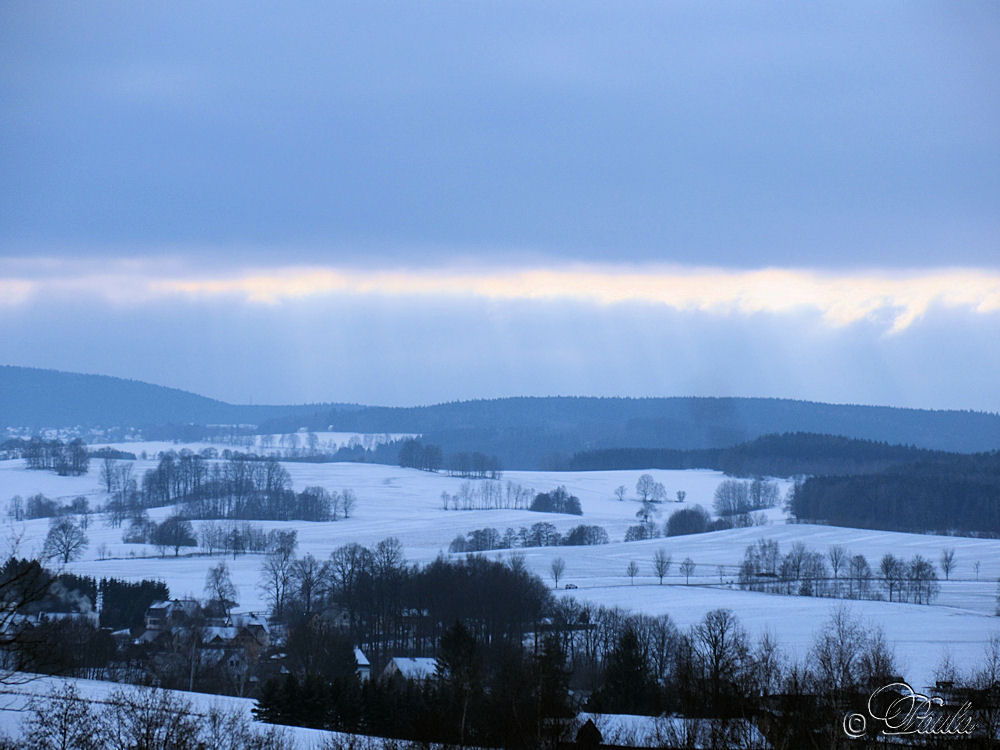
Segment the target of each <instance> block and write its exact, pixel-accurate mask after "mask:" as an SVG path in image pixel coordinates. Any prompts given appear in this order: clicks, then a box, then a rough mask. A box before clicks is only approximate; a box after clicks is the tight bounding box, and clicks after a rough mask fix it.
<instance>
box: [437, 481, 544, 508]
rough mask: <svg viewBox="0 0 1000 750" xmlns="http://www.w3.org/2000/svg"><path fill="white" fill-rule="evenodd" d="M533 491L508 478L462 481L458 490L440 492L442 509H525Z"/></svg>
mask: <svg viewBox="0 0 1000 750" xmlns="http://www.w3.org/2000/svg"><path fill="white" fill-rule="evenodd" d="M534 497H535V491H534V490H533V489H531V488H528V487H524V486H522V485H520V484H518V483H517V482H512V481H510V480H509V479H508V480H507V481H506V482H501V481H500V480H489V479H487V480H484V481H481V482H462V483H461V484H460V485H459V486H458V492H456V493H450V492H447V491H445V492H442V493H441V507H442V508H444V510H449V509H450V510H527V509H528V507H529V506H530V504H531V503H532V501H533V500H534Z"/></svg>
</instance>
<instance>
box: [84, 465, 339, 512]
mask: <svg viewBox="0 0 1000 750" xmlns="http://www.w3.org/2000/svg"><path fill="white" fill-rule="evenodd" d="M101 476H102V482H103V483H104V484H105V488H106V489H107V491H108V492H109V493H110V494H111V499H110V500H109V501H108V504H107V510H108V512H109V513H110V514H111V517H112V519H113V522H114V523H115V524H116V525H120V524H121V523H122V521H124V520H125V519H126V518H128V517H131V516H135V515H136V514H137V513H138V512H139V511H140V510H141V509H143V508H154V507H162V506H165V505H174V504H178V505H179V506H180V508H181V515H183V516H184V517H186V518H191V519H255V520H273V521H289V520H300V521H336V520H338V519H339V518H347V517H349V516H350V514H351V512H352V510H353V509H354V507H355V505H356V503H357V496H356V495H355V493H354V491H353V490H350V489H345V490H343V491H341V492H330V491H329V490H327V489H325V488H323V487H307V488H305V489H304V490H302V492H294V491H293V490H292V480H291V477H290V476H289V474H288V471H287V469H285V467H283V466H282V465H281V464H280V463H279V462H278V461H277V459H274V458H268V459H263V460H258V459H254V458H247V457H246V456H243V455H236V456H233V457H231V458H229V459H227V460H222V461H211V462H210V461H208V460H206V459H204V458H203V457H202V456H200V455H198V454H195V453H191V452H188V451H185V452H182V453H181V454H180V455H177V454H174V453H173V452H170V453H165V454H163V455H162V456H161V458H160V461H159V463H158V465H157V466H156V468H155V469H149V470H147V471H146V472H145V474H143V477H142V484H141V487H140V486H139V484H138V483H137V482H136V481H135V479H134V478H133V477H132V465H131V464H130V463H128V462H123V461H115V460H113V459H106V460H105V461H104V463H103V465H102V469H101Z"/></svg>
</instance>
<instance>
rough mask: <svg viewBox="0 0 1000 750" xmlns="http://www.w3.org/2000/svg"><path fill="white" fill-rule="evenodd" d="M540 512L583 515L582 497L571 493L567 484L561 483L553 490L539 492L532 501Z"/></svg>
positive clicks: (531, 508) (532, 507)
mask: <svg viewBox="0 0 1000 750" xmlns="http://www.w3.org/2000/svg"><path fill="white" fill-rule="evenodd" d="M528 510H534V511H537V512H539V513H568V514H570V515H573V516H582V515H583V509H582V508H581V507H580V498H578V497H577V496H576V495H571V494H569V490H567V489H566V487H565V486H562V485H560V486H559V487H556V488H555V489H554V490H552V491H551V492H539V493H538V494H537V495H535V499H534V500H532V501H531V507H530V508H528Z"/></svg>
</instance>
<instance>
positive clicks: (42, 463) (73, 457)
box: [22, 437, 90, 477]
mask: <svg viewBox="0 0 1000 750" xmlns="http://www.w3.org/2000/svg"><path fill="white" fill-rule="evenodd" d="M22 450H23V455H24V465H25V466H26V467H27V468H29V469H33V470H39V471H54V472H55V473H56V474H58V475H59V476H61V477H67V476H80V475H82V474H86V473H87V469H88V468H89V467H90V454H89V453H88V452H87V445H86V443H84V442H83V440H82V439H81V438H74V439H73V440H70V441H69V442H68V443H63V442H62V441H61V440H43V439H42V438H40V437H33V438H31V440H28V441H27V442H26V443H25V444H24V445H23V447H22Z"/></svg>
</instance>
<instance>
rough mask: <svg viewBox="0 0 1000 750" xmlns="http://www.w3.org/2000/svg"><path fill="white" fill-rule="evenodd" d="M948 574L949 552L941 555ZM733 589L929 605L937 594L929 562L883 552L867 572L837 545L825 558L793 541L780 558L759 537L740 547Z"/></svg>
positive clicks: (861, 560) (864, 563) (862, 561)
mask: <svg viewBox="0 0 1000 750" xmlns="http://www.w3.org/2000/svg"><path fill="white" fill-rule="evenodd" d="M943 559H944V560H946V561H947V562H946V563H944V564H946V565H947V567H948V570H949V572H950V570H951V565H952V564H953V562H954V554H953V553H951V554H949V553H948V552H947V551H946V553H945V555H944V556H943ZM739 585H740V587H741V588H743V589H747V590H750V591H766V592H768V593H772V594H793V595H795V594H797V595H799V596H830V597H840V598H845V599H881V598H882V594H883V593H884V594H885V596H886V598H887V599H888V600H889V601H900V602H913V603H914V604H930V603H931V602H932V601H933V600H934V599H935V598H936V597H937V595H938V593H939V591H940V584H939V583H938V577H937V571H936V570H935V567H934V564H933V563H932V562H930V561H929V560H927V559H926V558H924V557H922V556H921V555H914V556H913V558H912V559H910V560H909V561H907V560H903V559H901V558H897V557H896V556H895V555H892V554H891V553H890V554H886V555H884V556H883V557H882V560H881V562H880V563H879V567H878V570H877V571H876V570H873V569H872V567H871V565H870V564H869V563H868V560H867V559H866V558H865V556H864V555H860V554H859V555H852V554H851V553H850V551H849V550H847V549H845V548H844V547H842V546H840V545H833V546H831V547H830V548H829V549H828V550H827V552H826V554H823V553H821V552H817V551H815V550H810V549H808V548H807V547H806V546H805V545H804V544H803V543H802V542H796V543H795V544H793V545H792V547H791V549H790V550H789V551H788V552H787V553H785V554H784V555H782V554H781V550H780V545H779V544H778V542H776V541H774V540H773V539H760V540H758V541H757V542H756V543H755V544H751V545H750V546H748V547H747V548H746V552H745V554H744V556H743V562H742V563H741V564H740V570H739Z"/></svg>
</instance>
